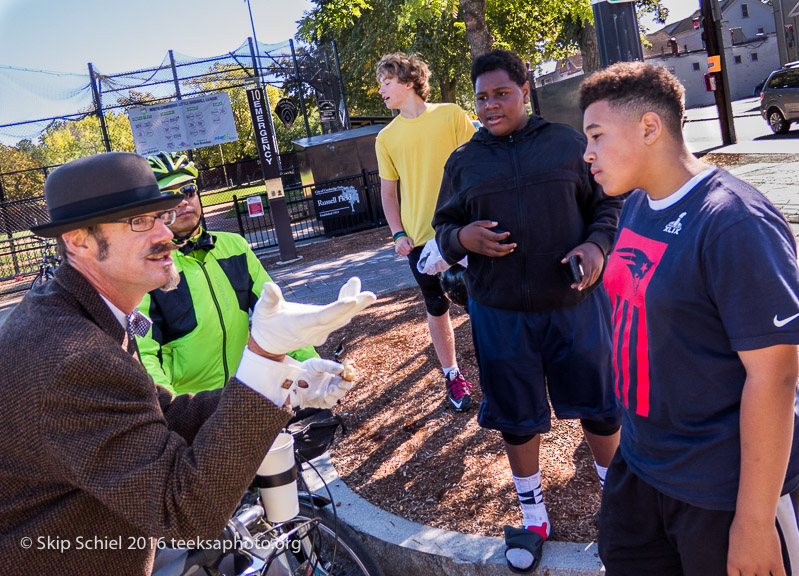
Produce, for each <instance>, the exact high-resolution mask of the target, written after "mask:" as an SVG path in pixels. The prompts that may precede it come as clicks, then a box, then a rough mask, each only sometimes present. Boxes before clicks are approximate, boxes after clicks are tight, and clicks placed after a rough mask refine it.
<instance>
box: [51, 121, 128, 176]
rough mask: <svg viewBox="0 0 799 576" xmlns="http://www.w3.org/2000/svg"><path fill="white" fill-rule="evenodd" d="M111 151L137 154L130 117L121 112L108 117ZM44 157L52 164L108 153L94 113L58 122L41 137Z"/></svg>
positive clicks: (106, 123) (107, 127)
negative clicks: (77, 118) (135, 152)
mask: <svg viewBox="0 0 799 576" xmlns="http://www.w3.org/2000/svg"><path fill="white" fill-rule="evenodd" d="M104 119H105V125H106V131H107V133H108V140H109V144H110V146H111V150H113V151H115V152H133V151H134V150H135V147H134V145H133V134H132V133H131V130H130V122H129V121H128V117H127V115H126V114H125V113H124V111H121V110H109V111H106V112H105V114H104ZM39 140H40V141H41V146H40V147H41V156H42V159H43V160H44V161H45V163H46V164H48V165H54V164H64V163H66V162H69V161H70V160H75V159H76V158H83V157H84V156H91V155H92V154H100V153H101V152H105V151H106V146H105V141H104V139H103V132H102V130H101V128H100V121H99V120H98V118H97V116H96V115H95V114H93V113H89V114H87V115H86V116H84V117H83V118H81V119H79V120H56V121H54V122H53V123H52V124H50V126H48V127H47V129H46V130H45V131H44V132H43V133H42V135H41V136H40V137H39Z"/></svg>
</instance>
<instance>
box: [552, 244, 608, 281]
mask: <svg viewBox="0 0 799 576" xmlns="http://www.w3.org/2000/svg"><path fill="white" fill-rule="evenodd" d="M572 256H577V257H578V258H580V260H581V263H582V265H583V279H582V280H581V281H580V282H579V283H576V282H575V283H574V284H572V285H571V287H572V289H573V290H583V289H585V288H588V287H589V286H592V285H593V284H594V283H595V282H596V281H597V280H599V275H600V274H601V273H602V268H603V267H604V266H605V255H604V254H603V253H602V250H601V249H600V248H599V246H597V245H596V244H594V243H593V242H583V243H582V244H580V245H579V246H577V247H576V248H574V249H573V250H572V251H571V252H569V253H568V254H566V256H564V257H563V260H561V261H560V262H561V264H568V263H569V258H571V257H572Z"/></svg>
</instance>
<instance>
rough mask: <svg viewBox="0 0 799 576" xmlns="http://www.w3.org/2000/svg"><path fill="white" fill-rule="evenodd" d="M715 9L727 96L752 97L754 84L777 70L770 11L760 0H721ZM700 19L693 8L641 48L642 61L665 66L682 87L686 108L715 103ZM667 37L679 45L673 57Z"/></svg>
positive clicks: (771, 11) (775, 37)
mask: <svg viewBox="0 0 799 576" xmlns="http://www.w3.org/2000/svg"><path fill="white" fill-rule="evenodd" d="M777 1H779V0H777ZM719 7H720V9H721V15H722V16H721V26H722V38H723V40H724V58H725V61H726V66H727V78H728V82H729V86H730V97H731V99H732V100H738V99H740V98H746V97H747V96H752V91H753V89H754V88H755V86H756V85H757V84H759V83H760V82H762V81H763V80H764V79H765V78H766V76H768V74H769V73H770V72H771V71H772V70H774V69H776V68H779V66H780V58H779V52H778V46H777V34H776V26H775V18H774V12H773V10H772V7H771V6H769V5H768V4H765V3H763V2H761V1H760V0H723V1H721V2H720V6H719ZM701 16H702V14H701V11H699V10H697V11H696V12H694V13H693V14H692V15H691V16H689V17H688V18H685V19H683V20H680V21H679V22H675V23H673V24H668V25H666V26H665V27H663V28H662V29H660V30H658V31H657V32H654V33H652V34H648V35H647V36H646V39H647V41H648V42H649V43H650V44H651V47H649V48H645V49H644V59H645V60H647V61H648V62H651V63H652V64H656V65H658V66H664V67H666V68H668V69H669V70H670V71H671V72H672V73H673V74H674V75H675V76H677V77H678V78H679V79H680V81H681V82H682V83H683V84H684V85H685V105H686V106H687V107H689V108H690V107H695V106H707V105H711V104H713V103H714V102H715V99H714V97H713V93H712V92H709V91H707V90H706V86H705V74H707V52H706V49H705V42H704V40H703V37H702V36H703V35H702V33H703V32H704V27H703V25H702V24H703V22H702V21H701ZM697 26H698V27H697ZM671 38H674V39H675V40H676V42H677V44H678V45H679V52H678V53H677V54H673V53H672V50H671V46H670V45H669V40H670V39H671Z"/></svg>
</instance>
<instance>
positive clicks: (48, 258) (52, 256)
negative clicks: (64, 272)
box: [31, 238, 61, 290]
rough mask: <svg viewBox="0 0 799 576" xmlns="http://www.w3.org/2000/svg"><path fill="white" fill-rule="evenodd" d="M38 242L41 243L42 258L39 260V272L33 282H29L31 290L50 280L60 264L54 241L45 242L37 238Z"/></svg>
mask: <svg viewBox="0 0 799 576" xmlns="http://www.w3.org/2000/svg"><path fill="white" fill-rule="evenodd" d="M39 240H40V241H41V242H42V243H43V245H42V257H41V260H39V272H38V273H37V274H36V277H35V278H34V279H33V282H31V290H32V289H33V288H36V287H37V286H39V285H41V284H45V283H46V282H49V281H50V280H52V279H53V277H54V276H55V271H56V268H58V266H59V265H60V264H61V256H59V255H58V252H57V251H56V250H55V246H56V243H55V241H53V240H45V239H44V238H39Z"/></svg>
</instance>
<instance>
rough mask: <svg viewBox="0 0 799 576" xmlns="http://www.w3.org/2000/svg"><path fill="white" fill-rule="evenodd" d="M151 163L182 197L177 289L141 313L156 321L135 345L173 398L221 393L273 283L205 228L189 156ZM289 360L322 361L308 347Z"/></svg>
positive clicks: (244, 250) (234, 237)
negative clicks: (252, 317) (266, 285)
mask: <svg viewBox="0 0 799 576" xmlns="http://www.w3.org/2000/svg"><path fill="white" fill-rule="evenodd" d="M147 161H148V162H149V164H150V167H151V168H152V169H153V171H154V172H155V177H156V179H157V180H158V187H159V188H160V189H161V190H174V191H176V192H177V191H180V192H181V193H183V194H184V195H185V199H184V200H183V201H182V202H181V203H180V204H179V205H178V206H177V208H176V210H177V216H176V218H175V223H174V224H173V225H172V226H170V227H169V228H170V230H172V233H173V234H174V235H175V238H174V239H173V242H175V243H176V244H178V245H179V246H180V248H178V250H176V251H175V252H173V254H172V258H173V260H174V262H175V267H176V268H177V270H178V272H179V273H180V284H179V285H178V287H177V289H175V290H173V291H170V292H162V291H160V290H154V291H152V292H150V293H149V294H147V296H145V297H144V300H142V302H141V304H140V305H139V309H140V310H141V311H142V312H144V313H145V314H146V315H147V316H148V317H149V318H150V319H151V320H152V321H153V325H152V328H151V330H150V332H149V333H148V334H147V336H145V337H144V338H137V343H138V345H139V352H140V354H141V359H142V363H143V364H144V367H145V368H146V369H147V372H149V373H150V375H151V376H152V377H153V380H154V381H155V382H156V383H157V384H159V385H161V386H163V387H164V388H167V389H169V390H170V391H171V392H172V393H173V394H185V393H187V392H200V391H202V390H212V389H214V388H221V387H222V386H224V385H225V383H226V382H227V381H228V380H229V379H230V377H231V376H232V375H233V374H235V373H236V368H237V367H238V362H239V360H240V359H241V354H242V351H243V350H244V347H245V346H246V344H247V338H248V336H249V312H250V311H251V310H252V309H253V307H254V306H255V302H256V300H257V299H258V297H259V296H260V295H261V290H262V289H263V285H264V282H271V281H272V279H271V278H270V277H269V275H268V274H267V273H266V270H264V268H263V266H262V265H261V263H260V262H259V261H258V258H257V257H256V256H255V254H254V253H253V251H252V250H251V249H250V247H249V245H248V244H247V241H246V240H245V239H244V238H242V237H241V236H239V235H238V234H233V233H230V232H214V233H213V234H210V233H209V232H208V231H207V230H204V229H203V228H202V226H200V218H201V216H202V206H201V204H200V197H199V189H198V187H197V168H196V167H195V166H194V163H193V162H189V159H188V157H187V156H186V155H185V154H178V153H169V152H159V153H158V154H155V155H153V156H150V157H149V158H147ZM289 356H291V357H293V358H295V359H296V360H299V361H302V360H306V359H308V358H311V357H316V356H318V354H316V352H315V351H314V349H313V347H311V346H309V347H307V348H302V349H300V350H297V351H295V352H292V353H290V354H289Z"/></svg>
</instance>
